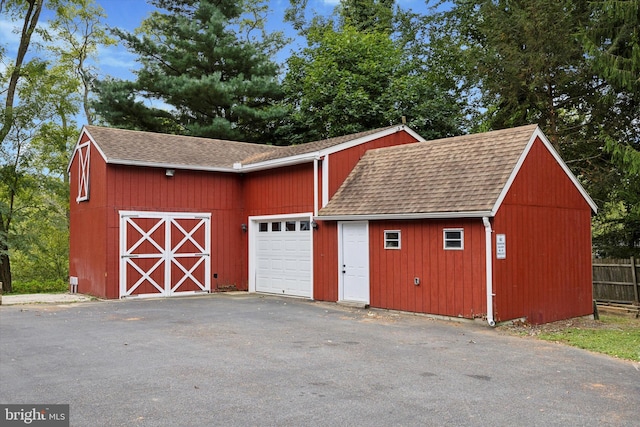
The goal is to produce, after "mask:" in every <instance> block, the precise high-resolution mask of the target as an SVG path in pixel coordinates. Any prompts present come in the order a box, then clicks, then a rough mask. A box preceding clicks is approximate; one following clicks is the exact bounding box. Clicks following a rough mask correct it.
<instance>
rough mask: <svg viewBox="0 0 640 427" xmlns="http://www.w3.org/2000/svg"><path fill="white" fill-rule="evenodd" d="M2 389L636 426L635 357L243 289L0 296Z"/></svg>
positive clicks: (212, 420)
mask: <svg viewBox="0 0 640 427" xmlns="http://www.w3.org/2000/svg"><path fill="white" fill-rule="evenodd" d="M0 403H21V404H22V403H24V404H27V403H29V404H33V403H47V404H53V403H68V404H70V420H71V425H72V426H138V425H139V426H213V425H224V426H247V425H260V426H262V425H264V426H307V425H309V426H315V425H317V426H365V425H366V426H396V425H399V426H429V425H433V426H444V425H450V426H488V425H492V426H533V425H544V426H583V425H584V426H587V425H589V426H592V425H619V426H623V425H624V426H631V425H638V424H637V423H638V420H639V418H638V414H639V413H640V412H639V409H638V408H640V366H638V364H635V363H632V362H626V361H620V360H616V359H613V358H610V357H608V356H602V355H598V354H593V353H589V352H586V351H582V350H578V349H575V348H571V347H567V346H563V345H560V344H553V343H545V342H541V341H537V340H534V339H531V338H520V337H514V336H506V335H501V334H500V333H499V332H497V331H496V330H493V329H489V328H488V327H485V326H480V325H477V324H469V323H466V324H459V323H451V322H444V321H438V320H432V319H429V318H426V317H422V316H413V315H408V314H396V313H389V312H386V311H382V310H358V309H350V308H345V307H339V306H337V305H335V304H328V303H314V302H308V301H302V300H295V299H287V298H278V297H265V296H259V295H249V294H242V295H228V294H222V295H207V296H200V297H191V298H170V299H154V300H130V301H107V302H104V301H99V302H88V303H81V304H74V305H22V306H0Z"/></svg>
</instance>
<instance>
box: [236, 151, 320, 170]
mask: <svg viewBox="0 0 640 427" xmlns="http://www.w3.org/2000/svg"><path fill="white" fill-rule="evenodd" d="M319 158H320V154H319V153H318V152H317V151H313V152H311V153H304V154H298V155H296V156H290V157H282V158H279V159H273V160H266V161H264V162H258V163H251V164H248V165H239V166H238V165H237V164H235V165H234V168H233V169H230V171H232V172H256V171H261V170H265V169H274V168H279V167H283V166H293V165H299V164H301V163H310V162H312V161H314V160H316V159H319Z"/></svg>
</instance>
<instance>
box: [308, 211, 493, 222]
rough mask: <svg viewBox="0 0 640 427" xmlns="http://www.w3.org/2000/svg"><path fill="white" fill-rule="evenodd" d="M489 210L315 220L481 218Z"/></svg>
mask: <svg viewBox="0 0 640 427" xmlns="http://www.w3.org/2000/svg"><path fill="white" fill-rule="evenodd" d="M490 215H491V212H490V211H468V212H420V213H389V214H362V215H318V216H316V217H315V218H314V220H317V221H380V220H396V219H397V220H405V219H451V218H483V217H486V216H490Z"/></svg>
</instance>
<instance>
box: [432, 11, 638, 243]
mask: <svg viewBox="0 0 640 427" xmlns="http://www.w3.org/2000/svg"><path fill="white" fill-rule="evenodd" d="M452 3H453V7H452V8H451V9H450V10H448V11H446V12H442V13H440V14H438V15H437V16H436V17H435V19H433V20H432V21H430V22H429V24H430V26H431V27H432V30H431V31H430V33H429V34H430V35H431V36H432V37H431V39H430V45H431V46H434V47H435V48H437V49H438V50H439V51H440V52H442V51H443V48H444V49H447V48H448V49H450V51H451V53H449V55H451V56H453V57H457V58H458V63H459V64H460V67H459V68H458V69H457V72H458V73H459V75H460V76H461V78H460V80H459V82H460V85H461V87H462V89H463V91H464V92H465V93H466V94H468V97H467V99H468V100H469V101H470V102H469V110H474V109H475V110H476V111H478V112H480V114H471V117H472V120H473V127H475V128H476V129H478V130H490V129H501V128H507V127H512V126H517V125H522V124H529V123H537V124H539V125H540V126H541V128H542V130H543V131H544V132H545V134H546V135H547V136H548V137H549V139H550V140H551V142H552V143H553V144H554V146H555V147H556V148H557V149H558V151H559V152H560V154H561V155H562V157H563V158H564V159H565V161H566V162H567V164H568V165H569V167H570V168H571V169H572V171H573V173H574V174H575V175H576V176H577V177H578V179H579V180H580V181H581V182H582V184H583V185H584V186H585V187H586V189H587V191H588V192H589V193H590V194H591V196H592V197H593V198H594V200H595V201H596V203H597V204H598V205H599V206H600V207H602V208H603V209H601V210H600V213H599V214H598V217H597V218H596V219H595V220H594V225H595V229H594V237H595V238H594V243H595V251H596V253H598V254H613V253H625V254H626V253H632V254H636V255H640V240H639V239H640V236H639V235H640V227H639V225H638V214H637V212H638V210H639V209H640V204H639V203H640V185H638V171H639V170H640V155H639V154H638V153H640V121H638V117H640V92H639V91H638V90H636V89H630V88H629V87H628V86H624V85H621V84H619V83H621V80H620V78H613V75H614V74H616V73H617V71H615V67H613V68H612V66H611V64H609V65H610V66H608V70H609V71H605V69H607V66H605V62H606V61H605V60H604V59H602V58H603V57H602V55H600V53H603V52H609V53H611V52H612V47H613V45H611V43H613V44H614V45H616V46H618V47H620V49H619V50H616V49H613V50H615V51H616V52H617V54H618V55H622V56H624V57H627V56H629V57H632V56H633V55H632V53H631V52H633V45H634V44H637V41H635V42H634V40H635V35H633V34H635V33H637V31H638V30H637V29H638V25H635V24H634V22H637V19H638V17H637V11H638V8H637V5H638V2H637V1H634V2H625V1H622V2H612V1H597V2H589V1H586V0H581V1H573V0H571V1H569V0H561V1H557V0H526V1H525V0H516V1H511V0H509V1H507V0H496V1H491V2H471V1H467V0H457V1H454V2H452ZM614 3H615V4H616V5H615V6H614V5H613V4H614ZM632 4H633V5H632ZM618 7H621V8H625V10H626V11H625V12H624V13H623V14H618V12H620V11H621V9H619V10H618V12H616V13H614V12H612V10H613V9H616V8H618ZM612 8H613V9H612ZM630 10H633V13H635V15H634V18H633V19H632V20H631V21H625V19H629V13H630V12H629V11H630ZM627 23H629V24H631V25H630V26H627V25H626V24H627ZM585 34H586V35H589V36H593V37H592V38H591V39H589V38H588V37H587V36H586V35H585ZM596 35H597V36H596ZM603 35H604V36H603ZM614 35H615V37H614ZM618 36H619V37H618ZM611 37H614V39H615V40H618V42H612V40H613V39H612V38H611ZM616 37H617V38H616ZM439 39H440V40H443V41H447V42H448V43H444V42H443V41H439ZM586 39H589V40H591V41H592V44H591V45H586V44H585V40H586ZM622 40H624V42H622ZM589 46H590V47H589ZM614 62H615V63H616V64H618V65H619V66H620V67H622V68H623V69H624V70H627V69H629V63H628V62H624V61H622V62H620V61H617V62H616V61H614ZM631 62H632V63H633V61H631ZM623 63H624V64H626V65H623ZM631 68H633V67H631ZM618 77H620V76H618Z"/></svg>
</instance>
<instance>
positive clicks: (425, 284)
mask: <svg viewBox="0 0 640 427" xmlns="http://www.w3.org/2000/svg"><path fill="white" fill-rule="evenodd" d="M445 228H462V229H464V250H445V249H444V248H443V230H444V229H445ZM385 230H400V232H401V239H402V241H401V249H399V250H395V249H384V231H385ZM369 256H370V259H369V265H370V283H371V288H370V291H371V295H370V297H371V306H372V307H379V308H387V309H394V310H404V311H413V312H419V313H430V314H438V315H443V316H453V317H466V318H475V317H479V316H482V315H484V314H485V313H486V309H485V307H486V297H485V289H486V288H485V283H484V277H485V267H484V227H483V225H482V222H481V221H480V220H450V221H435V220H434V221H429V220H416V221H384V222H370V223H369ZM415 277H418V278H420V285H418V286H416V285H415V284H414V278H415Z"/></svg>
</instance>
